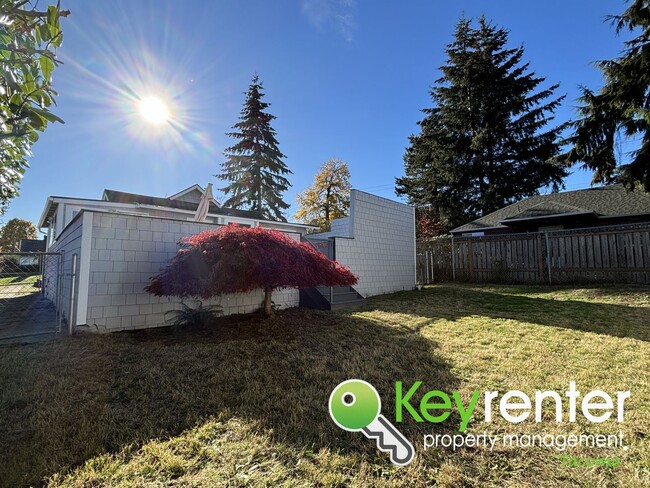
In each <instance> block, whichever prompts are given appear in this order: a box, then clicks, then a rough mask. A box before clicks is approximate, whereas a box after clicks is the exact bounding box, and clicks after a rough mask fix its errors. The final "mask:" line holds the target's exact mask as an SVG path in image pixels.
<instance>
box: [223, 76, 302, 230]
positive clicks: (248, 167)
mask: <svg viewBox="0 0 650 488" xmlns="http://www.w3.org/2000/svg"><path fill="white" fill-rule="evenodd" d="M263 97H264V93H263V91H262V82H260V81H259V77H258V76H257V75H255V76H254V77H253V80H252V82H251V84H250V86H249V87H248V91H247V92H246V100H245V101H244V107H243V108H242V110H241V114H240V116H239V122H237V123H236V124H235V125H234V126H233V132H230V133H228V134H227V135H228V136H230V137H233V138H235V139H238V140H239V141H238V142H237V143H236V144H235V145H233V146H231V147H229V148H227V149H226V150H225V151H224V155H225V156H226V158H227V160H226V161H225V162H224V163H222V165H221V168H222V173H221V174H219V175H215V176H216V177H218V178H220V179H222V180H226V181H228V182H229V183H228V185H226V186H225V187H224V188H221V191H223V192H224V193H226V195H227V196H229V197H228V199H227V200H226V201H225V202H224V204H223V205H224V207H232V208H242V207H245V208H248V209H249V210H252V211H255V212H258V213H259V214H260V216H262V217H263V218H267V219H271V220H281V221H284V222H286V218H285V217H284V215H283V213H282V212H283V210H286V209H288V208H289V204H287V203H285V202H284V201H283V200H282V193H284V192H285V191H286V190H287V189H288V188H289V187H290V186H291V184H290V183H289V180H287V178H285V176H284V175H287V174H291V171H290V170H289V168H287V166H286V164H285V163H284V162H283V161H282V159H283V158H285V157H286V156H285V155H284V154H282V152H280V149H279V148H278V141H277V140H276V138H275V135H276V132H275V130H274V129H273V128H272V127H271V121H272V120H274V119H275V116H274V115H271V114H268V113H266V112H265V110H266V109H267V108H268V107H269V106H270V104H269V103H267V102H264V101H262V98H263Z"/></svg>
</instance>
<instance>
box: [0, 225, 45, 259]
mask: <svg viewBox="0 0 650 488" xmlns="http://www.w3.org/2000/svg"><path fill="white" fill-rule="evenodd" d="M37 237H38V236H37V234H36V227H34V224H32V223H31V222H30V221H28V220H23V219H11V220H10V221H9V222H7V223H6V224H5V225H3V226H2V228H0V251H1V252H14V251H18V250H19V249H20V241H21V240H22V239H36V238H37Z"/></svg>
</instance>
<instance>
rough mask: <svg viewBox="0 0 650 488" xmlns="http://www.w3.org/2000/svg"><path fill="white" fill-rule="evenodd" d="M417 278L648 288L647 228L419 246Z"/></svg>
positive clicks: (649, 238)
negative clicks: (596, 283) (624, 284)
mask: <svg viewBox="0 0 650 488" xmlns="http://www.w3.org/2000/svg"><path fill="white" fill-rule="evenodd" d="M417 278H418V283H420V284H427V283H434V282H438V281H467V282H504V283H506V282H510V283H549V284H553V283H571V282H589V281H592V282H594V281H595V282H603V283H644V284H650V224H647V225H643V226H618V227H607V228H606V229H603V228H600V229H599V228H593V229H584V230H582V229H580V230H568V231H554V232H534V233H527V234H504V235H495V236H483V237H454V238H442V239H436V240H433V241H429V242H426V243H422V242H420V243H418V253H417Z"/></svg>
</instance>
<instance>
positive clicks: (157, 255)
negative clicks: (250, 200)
mask: <svg viewBox="0 0 650 488" xmlns="http://www.w3.org/2000/svg"><path fill="white" fill-rule="evenodd" d="M203 191H204V190H203V188H201V187H200V186H198V185H193V186H191V187H189V188H187V189H185V190H183V191H181V192H179V193H176V194H175V195H172V196H171V197H165V198H161V197H151V196H146V195H139V194H133V193H125V192H119V191H114V190H105V191H104V195H103V198H102V199H101V200H92V199H83V198H69V197H50V198H48V200H47V203H46V206H45V209H44V211H43V214H42V217H41V219H40V221H39V228H41V229H46V230H47V234H48V251H49V252H52V253H60V254H61V255H62V256H63V257H62V260H63V262H62V266H61V271H60V272H59V273H58V274H53V273H49V274H46V275H45V276H44V289H45V293H46V294H47V296H48V297H49V298H50V299H51V300H52V301H53V302H54V303H57V304H61V306H60V308H61V313H62V314H63V316H64V317H65V319H66V321H67V322H68V324H72V325H71V326H72V327H75V326H88V327H89V328H90V330H93V331H99V332H103V331H116V330H126V329H138V328H146V327H159V326H161V325H165V315H164V314H165V312H167V311H170V310H174V309H177V308H178V307H179V304H180V300H178V299H173V298H165V297H162V298H161V297H155V296H153V295H150V294H148V293H146V292H145V291H144V287H145V286H146V285H147V284H148V283H149V281H150V279H151V277H152V276H153V275H155V274H156V273H157V272H158V271H160V270H161V269H162V268H164V267H165V266H166V265H167V264H168V263H169V262H170V260H171V259H172V258H173V257H174V255H176V253H177V252H178V249H179V242H180V241H181V239H182V238H183V237H186V236H191V235H194V234H197V233H199V232H202V231H205V230H216V229H218V228H219V227H220V226H222V225H227V224H231V223H236V224H238V225H246V226H250V227H258V226H259V227H264V228H269V229H275V230H278V231H281V232H283V233H285V234H287V235H289V236H290V237H292V238H293V239H296V240H301V239H303V238H304V235H305V234H307V232H310V231H313V230H315V229H316V227H314V226H310V225H307V224H301V223H288V222H276V221H270V220H265V219H263V218H260V216H259V215H257V214H256V213H254V212H248V211H242V210H234V209H229V208H223V207H220V206H219V205H218V204H217V202H216V201H212V203H211V205H210V210H209V213H208V216H207V219H206V221H205V222H195V221H194V215H195V212H196V209H197V207H198V202H199V201H200V199H201V197H202V195H203ZM413 215H414V213H413V208H411V207H408V206H406V205H403V204H399V203H396V202H391V201H389V200H386V199H382V198H379V197H375V196H373V195H368V194H365V193H361V192H356V191H354V190H353V192H352V208H351V216H350V217H349V218H348V219H347V222H349V224H350V225H349V227H348V229H347V230H346V232H345V234H346V237H344V238H339V237H337V238H332V242H335V243H336V246H337V253H336V258H337V260H338V261H340V262H341V263H343V264H346V265H348V266H349V267H350V269H351V270H352V271H353V272H354V273H355V274H357V275H358V276H359V278H360V293H361V294H362V295H363V296H369V295H372V294H377V293H388V292H392V291H398V290H404V289H412V288H413V287H414V285H415V235H414V230H415V227H414V217H413ZM344 220H345V219H344ZM333 227H334V228H336V227H337V225H334V226H333ZM355 293H356V292H355ZM263 295H264V293H263V291H262V290H257V291H254V292H251V293H241V294H233V295H225V296H222V297H219V298H216V299H212V300H209V301H206V303H207V304H210V305H220V306H221V307H222V308H223V311H224V313H225V314H232V313H250V312H253V311H255V310H257V309H259V307H260V304H261V303H262V301H263ZM273 300H274V302H275V305H276V306H277V307H278V308H287V307H294V306H298V304H299V292H298V290H295V289H285V290H279V291H277V292H275V293H274V295H273Z"/></svg>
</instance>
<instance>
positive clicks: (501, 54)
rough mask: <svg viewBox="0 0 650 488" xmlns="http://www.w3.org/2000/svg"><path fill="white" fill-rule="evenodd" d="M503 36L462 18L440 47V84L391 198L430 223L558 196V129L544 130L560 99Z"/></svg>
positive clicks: (454, 221)
mask: <svg viewBox="0 0 650 488" xmlns="http://www.w3.org/2000/svg"><path fill="white" fill-rule="evenodd" d="M507 42H508V31H506V30H505V29H502V28H497V27H495V26H494V25H492V24H491V23H489V22H488V21H487V20H486V19H485V18H484V17H481V18H480V19H479V21H478V27H476V28H474V27H472V21H471V20H468V19H465V18H462V19H461V20H460V21H459V22H458V24H457V26H456V32H455V40H454V41H453V42H452V43H451V44H449V45H448V46H447V49H446V52H447V58H448V59H447V63H446V64H445V65H444V66H442V67H441V68H440V70H441V71H442V75H443V76H442V77H441V78H440V79H438V80H437V81H436V84H435V85H434V87H433V88H432V89H431V91H430V95H431V98H432V99H433V103H434V106H433V107H432V108H427V109H424V110H423V112H424V113H425V117H424V119H423V120H421V121H420V122H419V125H420V133H419V134H417V135H411V136H410V138H409V141H410V146H409V147H407V149H406V154H405V155H404V163H405V173H406V174H405V176H404V177H402V178H397V180H396V183H397V193H398V194H400V195H407V196H408V199H409V201H410V202H411V203H412V204H415V205H427V206H430V209H429V213H430V216H431V217H432V218H433V219H434V220H437V221H440V222H444V223H445V224H446V225H445V226H446V228H447V229H450V228H453V227H456V226H458V225H461V224H463V223H466V222H467V221H469V220H472V219H475V218H477V217H479V216H481V215H484V214H487V213H490V212H493V211H495V210H497V209H499V208H501V207H503V206H504V205H506V204H509V203H512V202H514V201H517V200H519V199H521V198H525V197H528V196H531V195H534V194H537V193H538V191H539V189H540V188H541V187H544V186H547V185H551V186H552V187H553V189H554V190H557V189H559V186H560V185H561V183H562V178H563V177H565V176H566V174H567V172H566V169H565V168H564V167H563V166H562V165H561V164H560V163H558V162H556V160H555V158H556V157H557V156H558V154H559V150H560V146H559V144H558V138H559V133H560V132H561V131H562V130H563V129H564V127H565V126H564V125H560V126H557V127H553V128H548V127H547V126H548V125H549V123H550V122H551V121H552V120H553V112H554V111H555V109H556V108H557V107H558V105H559V104H560V103H561V101H562V99H563V98H564V97H555V96H554V92H555V90H556V89H557V88H558V85H553V86H551V87H549V88H547V89H541V90H538V87H539V86H540V84H542V83H543V82H544V81H545V78H542V77H538V76H536V75H535V73H532V72H530V71H529V64H528V63H523V62H522V58H523V55H524V49H523V47H516V48H508V47H507V46H506V44H507Z"/></svg>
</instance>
